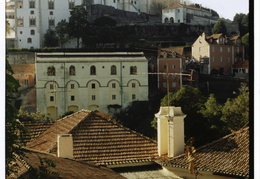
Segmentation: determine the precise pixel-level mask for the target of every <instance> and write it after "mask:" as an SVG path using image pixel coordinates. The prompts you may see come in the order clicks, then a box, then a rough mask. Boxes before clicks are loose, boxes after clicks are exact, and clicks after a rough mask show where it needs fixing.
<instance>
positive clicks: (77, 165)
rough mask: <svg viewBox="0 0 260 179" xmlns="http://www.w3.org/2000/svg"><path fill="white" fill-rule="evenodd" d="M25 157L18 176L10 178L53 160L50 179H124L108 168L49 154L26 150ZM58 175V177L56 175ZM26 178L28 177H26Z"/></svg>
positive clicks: (19, 162) (21, 161)
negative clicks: (42, 162)
mask: <svg viewBox="0 0 260 179" xmlns="http://www.w3.org/2000/svg"><path fill="white" fill-rule="evenodd" d="M24 154H25V156H24V157H22V158H21V157H19V160H18V162H17V164H18V166H19V169H18V173H17V174H13V175H11V176H10V177H13V178H18V177H21V178H23V177H22V176H23V175H25V176H26V174H27V172H28V171H29V169H30V167H33V168H34V169H38V168H39V167H40V166H41V163H40V159H42V160H45V159H47V160H51V161H52V162H54V163H55V164H56V166H55V167H48V168H47V170H48V171H49V172H52V173H54V174H50V175H48V178H53V179H54V178H64V179H65V178H68V179H72V178H77V179H88V178H89V179H100V178H102V179H103V178H104V179H122V178H124V177H123V176H121V175H119V174H118V173H116V172H114V171H112V170H111V169H108V168H106V167H100V166H95V165H91V164H88V163H83V162H78V161H75V160H69V159H64V158H59V157H56V156H55V155H52V154H49V153H43V152H39V151H32V150H25V152H24ZM55 174H56V175H55ZM57 174H58V175H57ZM25 178H26V177H25Z"/></svg>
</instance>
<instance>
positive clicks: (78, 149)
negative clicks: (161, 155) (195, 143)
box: [27, 110, 157, 165]
mask: <svg viewBox="0 0 260 179" xmlns="http://www.w3.org/2000/svg"><path fill="white" fill-rule="evenodd" d="M69 121H74V122H71V123H72V124H71V125H69V126H70V128H69V129H67V128H66V127H65V126H67V125H68V123H69ZM62 126H63V128H65V129H62ZM66 133H70V134H72V136H73V146H74V147H73V150H74V151H73V155H74V159H75V160H78V161H87V162H93V163H95V164H99V165H118V164H130V163H136V162H138V163H139V162H151V161H152V160H153V159H154V158H156V157H157V143H156V141H154V140H152V139H150V138H148V137H145V136H143V135H142V134H139V133H137V132H135V131H132V130H130V129H128V128H125V127H123V126H121V125H119V124H116V123H115V122H113V121H112V120H111V117H110V116H108V115H105V114H104V113H99V112H91V113H90V112H85V111H84V110H82V111H79V112H78V113H74V114H72V115H71V116H69V117H67V118H63V119H61V120H59V121H57V122H56V123H55V124H54V125H53V126H51V127H50V128H49V129H48V130H46V131H45V132H44V133H42V135H40V136H39V137H38V138H37V140H34V141H33V142H31V143H29V144H28V145H27V147H30V148H32V149H37V150H41V151H47V152H53V153H56V149H57V144H56V136H57V134H66Z"/></svg>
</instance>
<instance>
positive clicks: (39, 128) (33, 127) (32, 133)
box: [22, 122, 53, 143]
mask: <svg viewBox="0 0 260 179" xmlns="http://www.w3.org/2000/svg"><path fill="white" fill-rule="evenodd" d="M22 124H23V125H24V126H25V127H26V128H27V129H28V130H29V134H27V135H26V136H25V139H24V142H25V143H28V142H30V141H32V140H34V139H35V138H37V137H38V136H39V135H40V134H42V133H43V132H44V131H46V130H47V129H48V128H49V127H50V126H51V125H52V124H53V122H22Z"/></svg>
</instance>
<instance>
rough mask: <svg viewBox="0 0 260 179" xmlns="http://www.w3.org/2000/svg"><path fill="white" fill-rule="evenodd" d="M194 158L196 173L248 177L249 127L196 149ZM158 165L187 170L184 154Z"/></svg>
mask: <svg viewBox="0 0 260 179" xmlns="http://www.w3.org/2000/svg"><path fill="white" fill-rule="evenodd" d="M195 157H196V161H195V165H196V167H197V170H198V171H208V172H212V173H215V174H221V175H223V174H224V175H229V176H236V177H249V127H246V128H244V129H242V130H240V131H238V132H235V133H232V134H230V135H228V136H225V137H223V138H221V139H219V140H216V141H214V142H212V143H209V144H207V145H205V146H203V147H201V148H198V149H197V150H196V152H195ZM159 163H161V164H162V165H164V166H172V167H175V168H186V169H188V160H187V157H186V156H185V155H184V154H183V155H180V156H177V157H175V158H173V159H170V160H167V161H166V162H164V161H159Z"/></svg>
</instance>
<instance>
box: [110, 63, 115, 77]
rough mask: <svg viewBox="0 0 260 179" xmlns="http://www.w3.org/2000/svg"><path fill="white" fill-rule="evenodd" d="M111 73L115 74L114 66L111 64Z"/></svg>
mask: <svg viewBox="0 0 260 179" xmlns="http://www.w3.org/2000/svg"><path fill="white" fill-rule="evenodd" d="M111 75H116V66H115V65H112V66H111Z"/></svg>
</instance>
